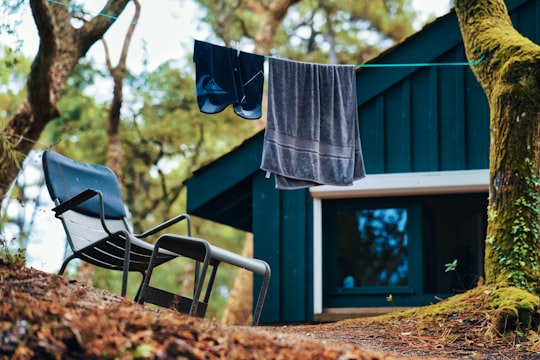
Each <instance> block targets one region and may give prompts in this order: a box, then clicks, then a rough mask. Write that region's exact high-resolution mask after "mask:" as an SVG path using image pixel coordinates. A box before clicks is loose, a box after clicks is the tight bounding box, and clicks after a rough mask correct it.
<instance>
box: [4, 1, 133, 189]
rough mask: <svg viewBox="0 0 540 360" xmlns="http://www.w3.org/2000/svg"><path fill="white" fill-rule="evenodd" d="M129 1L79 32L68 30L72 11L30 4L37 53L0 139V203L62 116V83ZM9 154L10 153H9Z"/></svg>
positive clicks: (108, 7)
mask: <svg viewBox="0 0 540 360" xmlns="http://www.w3.org/2000/svg"><path fill="white" fill-rule="evenodd" d="M129 1H130V0H109V1H107V3H106V4H105V6H104V8H103V10H102V11H101V13H102V14H107V15H108V16H96V17H94V18H92V19H91V20H90V21H88V22H86V23H85V25H84V26H83V27H81V28H79V29H76V28H74V27H73V26H72V25H71V20H72V17H71V14H70V8H69V7H68V6H67V5H62V4H57V3H53V2H50V1H48V0H30V7H31V9H32V15H33V17H34V20H35V23H36V26H37V29H38V33H39V39H40V44H39V49H38V53H37V54H36V57H35V58H34V61H33V62H32V67H31V70H30V74H29V75H28V80H27V89H28V95H27V97H26V99H25V100H24V101H23V103H22V104H21V106H20V107H19V109H18V110H17V112H16V113H15V115H14V116H13V117H12V118H11V119H10V120H9V121H8V123H7V124H6V126H5V127H4V129H3V130H2V133H1V135H0V136H4V137H5V138H6V139H7V141H8V142H9V146H8V148H7V149H2V150H4V153H3V158H2V162H0V178H1V179H2V181H1V182H0V199H2V198H4V197H5V196H6V195H7V192H8V191H9V189H10V186H11V184H12V183H13V181H14V179H15V178H16V176H17V173H18V172H19V163H20V161H13V159H14V156H13V153H17V154H18V155H19V156H18V158H19V160H22V159H24V158H25V157H26V156H27V155H28V153H29V152H30V150H32V149H33V147H34V144H35V143H36V141H37V140H38V139H39V136H40V135H41V132H42V131H43V129H44V128H45V126H46V125H47V123H48V122H49V121H51V120H53V119H54V118H56V117H58V116H59V115H60V111H59V110H58V108H57V104H58V101H59V100H60V97H61V95H62V92H63V90H64V86H65V83H66V80H67V79H68V77H69V76H70V74H71V72H72V71H73V68H74V67H75V66H76V65H77V63H78V61H79V59H80V58H81V57H83V56H85V54H86V52H87V51H88V49H89V48H90V47H91V46H92V45H93V44H94V43H95V42H96V41H97V40H99V39H100V38H101V37H102V36H103V34H104V33H105V32H106V31H107V30H108V29H109V27H110V26H111V25H112V24H113V23H114V21H115V20H116V17H117V16H118V15H119V14H120V13H121V12H122V11H123V10H124V8H125V7H126V5H127V3H128V2H129ZM7 151H9V152H10V153H11V155H10V154H7Z"/></svg>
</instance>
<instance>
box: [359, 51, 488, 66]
mask: <svg viewBox="0 0 540 360" xmlns="http://www.w3.org/2000/svg"><path fill="white" fill-rule="evenodd" d="M485 56H486V55H485V54H484V55H482V56H480V58H479V59H478V60H476V61H464V62H441V63H405V64H397V63H396V64H356V66H358V67H405V66H409V67H416V66H476V65H478V64H480V62H481V61H482V60H484V57H485Z"/></svg>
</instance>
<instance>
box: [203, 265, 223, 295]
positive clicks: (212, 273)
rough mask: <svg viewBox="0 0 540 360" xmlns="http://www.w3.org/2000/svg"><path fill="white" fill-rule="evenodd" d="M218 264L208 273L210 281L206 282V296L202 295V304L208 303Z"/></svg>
mask: <svg viewBox="0 0 540 360" xmlns="http://www.w3.org/2000/svg"><path fill="white" fill-rule="evenodd" d="M219 264H220V263H219V262H218V263H216V264H215V265H214V266H213V269H212V272H211V273H210V280H208V285H207V286H206V294H205V295H204V302H205V303H206V304H208V303H209V302H210V294H211V293H212V289H213V287H214V280H215V279H216V273H217V269H218V266H219Z"/></svg>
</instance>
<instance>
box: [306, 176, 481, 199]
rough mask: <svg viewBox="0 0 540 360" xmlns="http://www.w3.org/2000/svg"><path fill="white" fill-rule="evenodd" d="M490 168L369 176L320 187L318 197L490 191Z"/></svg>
mask: <svg viewBox="0 0 540 360" xmlns="http://www.w3.org/2000/svg"><path fill="white" fill-rule="evenodd" d="M488 184H489V170H487V169H485V170H463V171H434V172H418V173H395V174H376V175H368V176H366V177H365V178H363V179H361V180H357V181H355V182H354V184H353V185H351V186H330V185H323V186H316V187H312V188H311V189H310V192H311V196H313V197H314V198H316V199H340V198H358V197H380V196H404V195H429V194H456V193H470V192H483V191H485V192H487V191H488Z"/></svg>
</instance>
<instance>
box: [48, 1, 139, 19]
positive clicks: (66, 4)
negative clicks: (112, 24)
mask: <svg viewBox="0 0 540 360" xmlns="http://www.w3.org/2000/svg"><path fill="white" fill-rule="evenodd" d="M48 1H49V2H50V3H53V4H57V5H62V6H65V7H69V8H71V9H73V10H80V11H85V12H88V13H90V14H94V15H97V16H103V17H106V18H109V19H115V20H116V19H118V16H113V15H109V14H105V13H102V12H95V11H89V10H87V9H85V8H83V7H82V6H78V5H73V4H68V3H65V2H62V1H57V0H48ZM132 24H136V22H132Z"/></svg>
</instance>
